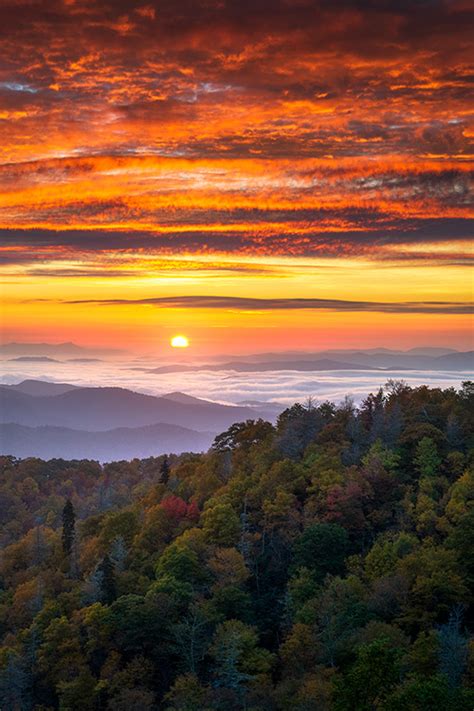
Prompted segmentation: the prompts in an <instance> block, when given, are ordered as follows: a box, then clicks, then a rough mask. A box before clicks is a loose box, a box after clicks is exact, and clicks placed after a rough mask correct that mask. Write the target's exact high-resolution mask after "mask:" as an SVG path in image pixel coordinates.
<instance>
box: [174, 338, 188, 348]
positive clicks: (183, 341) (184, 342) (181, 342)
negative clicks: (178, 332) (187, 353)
mask: <svg viewBox="0 0 474 711" xmlns="http://www.w3.org/2000/svg"><path fill="white" fill-rule="evenodd" d="M171 345H172V346H173V348H187V347H188V346H189V340H188V339H187V338H186V336H173V338H172V339H171Z"/></svg>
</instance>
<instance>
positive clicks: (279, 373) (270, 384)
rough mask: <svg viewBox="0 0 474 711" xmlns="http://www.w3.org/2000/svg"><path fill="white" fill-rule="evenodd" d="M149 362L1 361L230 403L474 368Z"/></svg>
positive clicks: (13, 369)
mask: <svg viewBox="0 0 474 711" xmlns="http://www.w3.org/2000/svg"><path fill="white" fill-rule="evenodd" d="M143 365H144V364H143V362H141V363H137V362H136V361H134V362H132V361H125V360H123V361H105V360H104V361H100V362H90V363H72V362H67V361H64V362H54V363H52V362H36V363H34V362H21V363H20V362H15V361H11V360H4V361H2V362H1V363H0V368H1V372H2V375H1V376H0V382H1V383H3V384H14V383H19V382H21V381H22V380H25V379H30V378H33V379H36V380H48V381H52V382H65V383H72V384H73V385H79V386H89V387H122V388H128V389H130V390H135V391H137V392H142V393H147V394H150V395H164V394H166V393H170V392H175V391H180V392H184V393H187V394H188V395H194V396H195V397H200V398H205V399H209V400H215V401H218V402H224V403H229V404H232V403H240V402H242V401H245V400H260V401H266V402H277V403H281V404H284V405H286V404H291V403H293V402H296V401H300V402H302V401H304V400H306V399H307V398H308V397H310V396H311V397H313V398H315V399H316V400H319V401H322V400H331V401H333V402H339V401H341V400H343V399H344V397H345V396H350V397H352V398H353V399H354V401H355V402H360V401H361V399H363V398H364V397H365V396H366V395H367V393H369V392H373V391H375V390H377V389H378V388H379V387H380V386H382V385H384V383H385V382H386V381H387V380H388V379H389V378H392V379H394V380H404V381H405V382H406V383H407V384H409V385H411V386H417V385H429V386H432V387H441V388H448V387H454V388H459V387H460V386H461V384H462V382H463V381H465V380H469V379H472V377H473V374H472V373H460V372H427V371H421V370H420V371H418V370H399V371H397V370H390V371H386V372H385V371H384V372H382V373H381V372H378V371H375V372H374V371H363V370H345V371H341V370H339V371H322V372H321V371H319V372H297V371H294V370H278V369H276V370H272V371H266V372H254V373H249V372H245V373H238V372H235V371H231V370H228V371H219V372H216V371H209V370H199V371H193V372H188V373H166V374H153V373H149V372H146V370H141V369H140V366H141V367H143Z"/></svg>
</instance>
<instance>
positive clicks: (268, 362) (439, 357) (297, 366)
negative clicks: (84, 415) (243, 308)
mask: <svg viewBox="0 0 474 711" xmlns="http://www.w3.org/2000/svg"><path fill="white" fill-rule="evenodd" d="M427 350H430V351H433V353H432V354H427V353H424V352H421V351H427ZM444 350H446V349H437V348H434V349H413V351H408V352H406V353H405V352H403V351H402V352H396V351H389V350H386V349H378V350H374V351H373V352H369V351H326V352H324V353H314V354H310V353H305V354H299V355H297V354H294V353H291V354H285V353H278V354H277V353H275V354H260V355H254V356H243V357H241V358H238V357H236V358H235V359H234V360H232V361H224V362H220V363H211V364H202V365H186V364H176V365H164V366H161V367H159V368H153V369H146V368H140V370H145V371H146V372H149V373H153V374H157V375H162V374H165V373H181V372H184V373H186V372H196V371H199V370H209V371H221V370H233V371H236V372H240V373H250V372H264V371H277V370H295V371H305V372H311V371H314V372H318V371H325V370H379V371H385V372H387V371H390V370H426V371H442V370H454V371H467V372H469V371H472V370H473V369H474V351H467V352H462V353H461V352H458V351H449V352H448V353H445V352H442V353H441V354H440V353H439V351H444ZM414 351H415V352H414ZM290 355H291V358H290V357H289V356H290ZM265 356H266V357H265ZM328 356H330V357H328Z"/></svg>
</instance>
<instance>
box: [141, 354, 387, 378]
mask: <svg viewBox="0 0 474 711" xmlns="http://www.w3.org/2000/svg"><path fill="white" fill-rule="evenodd" d="M198 370H211V371H219V370H235V371H237V372H239V373H251V372H255V373H257V372H263V371H266V370H300V371H313V370H314V371H318V370H378V368H376V367H374V366H371V365H358V364H355V363H346V362H344V361H337V360H329V359H327V358H323V359H319V360H288V361H287V360H281V361H268V362H265V361H260V362H258V361H257V362H249V361H239V360H234V361H230V362H228V363H219V364H218V365H216V364H212V365H199V366H198V365H196V366H182V365H165V366H162V367H160V368H154V369H153V370H150V371H148V372H150V373H155V374H157V375H158V374H163V373H183V372H184V373H186V372H193V371H198Z"/></svg>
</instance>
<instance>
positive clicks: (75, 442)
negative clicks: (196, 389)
mask: <svg viewBox="0 0 474 711" xmlns="http://www.w3.org/2000/svg"><path fill="white" fill-rule="evenodd" d="M214 436H215V433H212V432H209V433H206V432H196V431H194V430H190V429H188V428H185V427H179V426H178V425H168V424H157V425H148V426H147V427H134V428H131V427H118V428H116V429H113V430H107V431H104V432H86V431H83V430H73V429H68V428H66V427H51V426H43V427H25V426H24V425H17V424H11V423H10V424H0V451H1V452H3V453H5V454H11V455H13V456H15V457H41V458H42V459H54V458H61V459H97V460H98V461H100V462H107V461H111V460H112V459H134V458H135V457H138V458H146V457H156V456H158V455H160V454H164V453H165V452H202V451H205V450H206V449H208V448H209V447H210V445H211V443H212V440H213V438H214Z"/></svg>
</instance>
